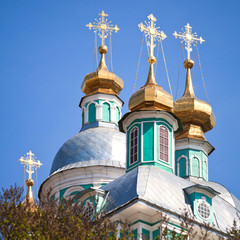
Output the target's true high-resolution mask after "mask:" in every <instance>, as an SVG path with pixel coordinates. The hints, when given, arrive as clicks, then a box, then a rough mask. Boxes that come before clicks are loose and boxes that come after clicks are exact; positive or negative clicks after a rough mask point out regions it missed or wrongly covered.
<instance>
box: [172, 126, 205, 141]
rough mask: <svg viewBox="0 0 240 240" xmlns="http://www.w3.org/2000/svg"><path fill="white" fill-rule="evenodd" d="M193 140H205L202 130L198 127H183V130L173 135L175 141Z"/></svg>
mask: <svg viewBox="0 0 240 240" xmlns="http://www.w3.org/2000/svg"><path fill="white" fill-rule="evenodd" d="M182 138H193V139H198V140H206V138H205V135H204V132H203V130H202V128H201V127H200V126H198V125H194V124H187V125H183V130H182V131H181V132H179V133H177V134H176V135H175V139H176V140H177V139H182Z"/></svg>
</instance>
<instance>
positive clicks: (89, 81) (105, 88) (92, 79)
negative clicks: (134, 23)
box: [82, 11, 124, 95]
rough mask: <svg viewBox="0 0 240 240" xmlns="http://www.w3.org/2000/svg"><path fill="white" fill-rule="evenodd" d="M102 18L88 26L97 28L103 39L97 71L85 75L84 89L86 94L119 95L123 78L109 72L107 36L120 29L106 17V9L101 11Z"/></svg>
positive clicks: (99, 49)
mask: <svg viewBox="0 0 240 240" xmlns="http://www.w3.org/2000/svg"><path fill="white" fill-rule="evenodd" d="M99 15H100V16H101V18H100V19H99V20H96V21H97V22H96V23H93V24H92V23H89V24H87V25H86V26H87V27H89V29H90V30H91V29H92V28H93V29H94V30H95V33H98V35H99V36H100V38H101V39H102V43H101V46H100V47H99V48H98V51H99V53H100V54H101V59H100V63H99V65H98V68H97V70H96V71H95V72H92V73H89V74H87V75H86V76H85V78H84V81H83V84H82V91H83V92H84V93H85V94H86V95H92V94H95V93H106V94H113V95H118V94H119V93H120V91H121V90H122V88H123V85H124V83H123V80H122V79H121V78H119V77H118V76H117V75H116V74H114V73H113V72H109V70H108V68H107V65H106V60H105V55H106V53H107V50H108V49H107V46H106V45H105V38H106V37H107V36H108V35H109V34H110V35H111V32H112V31H113V30H114V31H115V32H116V33H117V31H118V30H119V28H118V27H117V25H115V26H114V27H113V26H112V25H111V24H110V23H111V22H108V21H107V19H105V17H106V16H108V14H106V13H105V12H104V11H102V13H99Z"/></svg>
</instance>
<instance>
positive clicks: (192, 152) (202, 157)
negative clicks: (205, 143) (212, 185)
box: [175, 148, 208, 181]
mask: <svg viewBox="0 0 240 240" xmlns="http://www.w3.org/2000/svg"><path fill="white" fill-rule="evenodd" d="M182 155H184V156H186V157H187V158H188V160H189V161H188V174H187V176H196V175H197V177H200V173H201V178H202V179H204V180H206V181H207V180H208V156H207V155H206V154H205V153H204V152H203V151H202V150H197V149H193V148H186V149H181V150H176V152H175V167H176V175H177V160H178V158H179V157H181V156H182ZM193 156H197V157H198V158H199V159H200V166H201V168H200V166H199V172H198V173H196V172H195V174H193V173H194V172H192V174H190V173H191V168H190V167H191V164H190V161H191V159H192V158H193ZM204 160H206V163H207V165H206V168H204Z"/></svg>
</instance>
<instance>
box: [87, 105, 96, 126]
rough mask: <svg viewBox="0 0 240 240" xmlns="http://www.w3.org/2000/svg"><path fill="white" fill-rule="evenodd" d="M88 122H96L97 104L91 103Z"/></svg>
mask: <svg viewBox="0 0 240 240" xmlns="http://www.w3.org/2000/svg"><path fill="white" fill-rule="evenodd" d="M88 122H89V123H92V122H96V105H95V104H94V103H91V104H90V105H89V107H88Z"/></svg>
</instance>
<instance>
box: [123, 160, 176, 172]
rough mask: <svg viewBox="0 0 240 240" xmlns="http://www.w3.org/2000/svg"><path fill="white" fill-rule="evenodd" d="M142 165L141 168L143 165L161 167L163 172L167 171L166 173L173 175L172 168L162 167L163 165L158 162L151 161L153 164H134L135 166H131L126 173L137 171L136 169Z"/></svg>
mask: <svg viewBox="0 0 240 240" xmlns="http://www.w3.org/2000/svg"><path fill="white" fill-rule="evenodd" d="M140 165H141V166H142V165H149V166H156V167H159V168H161V169H162V170H165V171H167V172H169V173H173V169H172V168H171V167H168V166H164V165H162V164H161V163H158V162H155V161H151V162H139V163H138V164H137V165H134V164H133V166H131V167H130V168H129V169H127V170H126V172H129V171H131V170H133V169H135V168H136V167H138V166H140Z"/></svg>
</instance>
